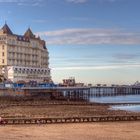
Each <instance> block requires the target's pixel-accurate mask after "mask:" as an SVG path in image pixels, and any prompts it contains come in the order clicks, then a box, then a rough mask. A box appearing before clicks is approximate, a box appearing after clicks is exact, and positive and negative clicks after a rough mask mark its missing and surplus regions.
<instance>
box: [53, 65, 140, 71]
mask: <svg viewBox="0 0 140 140" xmlns="http://www.w3.org/2000/svg"><path fill="white" fill-rule="evenodd" d="M125 68H127V69H128V68H140V64H130V65H106V66H75V67H55V68H52V70H113V69H125Z"/></svg>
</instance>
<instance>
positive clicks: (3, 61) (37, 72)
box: [0, 23, 51, 82]
mask: <svg viewBox="0 0 140 140" xmlns="http://www.w3.org/2000/svg"><path fill="white" fill-rule="evenodd" d="M48 54H49V53H48V50H47V47H46V44H45V41H44V40H42V39H40V37H36V36H35V35H34V34H33V32H32V31H31V29H30V28H28V29H27V31H26V32H25V33H24V35H16V34H14V33H13V32H12V31H11V29H10V28H9V26H8V25H7V24H6V23H5V25H4V26H3V27H2V28H1V29H0V75H1V76H4V78H5V79H8V80H10V81H12V82H19V81H24V82H29V81H37V82H50V81H51V76H50V69H49V56H48Z"/></svg>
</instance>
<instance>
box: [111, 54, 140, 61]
mask: <svg viewBox="0 0 140 140" xmlns="http://www.w3.org/2000/svg"><path fill="white" fill-rule="evenodd" d="M113 57H114V58H115V59H118V60H133V59H137V58H140V54H130V53H119V54H115V55H114V56H113Z"/></svg>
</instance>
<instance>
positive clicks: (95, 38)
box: [36, 28, 140, 45]
mask: <svg viewBox="0 0 140 140" xmlns="http://www.w3.org/2000/svg"><path fill="white" fill-rule="evenodd" d="M36 34H37V35H40V36H42V37H44V38H45V39H46V41H47V42H48V44H52V45H95V44H123V45H132V44H140V32H132V31H125V30H120V29H96V28H85V29H83V28H71V29H62V30H56V31H48V32H45V31H44V32H38V33H36Z"/></svg>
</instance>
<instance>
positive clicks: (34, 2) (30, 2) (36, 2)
mask: <svg viewBox="0 0 140 140" xmlns="http://www.w3.org/2000/svg"><path fill="white" fill-rule="evenodd" d="M43 1H44V0H0V3H11V4H17V5H19V6H41V5H42V3H41V2H43Z"/></svg>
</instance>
